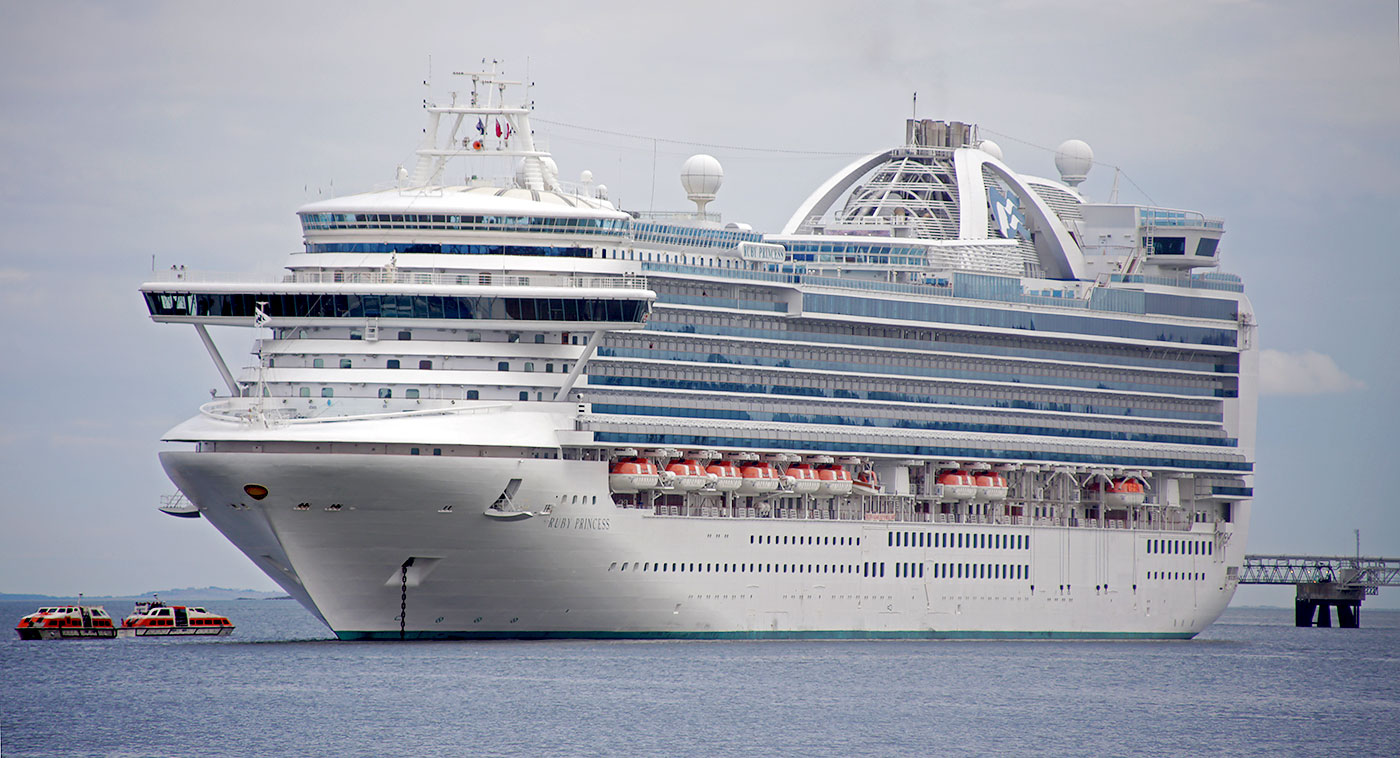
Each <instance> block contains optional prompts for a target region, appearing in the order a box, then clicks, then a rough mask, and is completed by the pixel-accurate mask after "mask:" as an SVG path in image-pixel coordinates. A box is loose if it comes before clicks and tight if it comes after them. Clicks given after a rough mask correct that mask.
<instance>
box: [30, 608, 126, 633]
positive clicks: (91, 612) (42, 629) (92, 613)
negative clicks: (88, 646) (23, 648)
mask: <svg viewBox="0 0 1400 758" xmlns="http://www.w3.org/2000/svg"><path fill="white" fill-rule="evenodd" d="M15 633H16V634H18V635H19V638H20V639H22V640H102V639H113V638H114V637H116V636H117V627H116V625H115V624H113V623H112V617H111V616H108V615H107V611H106V610H104V609H103V608H102V607H100V606H94V605H57V606H50V607H47V608H40V609H39V610H37V611H35V612H33V613H31V614H29V615H28V616H25V617H24V618H22V619H20V620H19V623H18V624H16V625H15Z"/></svg>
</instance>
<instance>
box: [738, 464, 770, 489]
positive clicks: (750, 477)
mask: <svg viewBox="0 0 1400 758" xmlns="http://www.w3.org/2000/svg"><path fill="white" fill-rule="evenodd" d="M739 475H740V476H742V477H743V478H744V481H743V483H742V484H740V485H739V491H740V492H742V493H744V494H746V495H758V494H764V493H768V492H773V491H775V490H777V489H778V472H776V471H774V470H773V467H772V466H770V465H768V464H767V463H764V462H763V461H748V462H746V463H744V465H743V467H742V468H740V469H739Z"/></svg>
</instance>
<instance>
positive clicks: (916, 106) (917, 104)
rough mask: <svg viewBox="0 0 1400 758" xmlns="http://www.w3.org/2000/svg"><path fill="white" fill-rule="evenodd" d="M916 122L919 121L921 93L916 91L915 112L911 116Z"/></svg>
mask: <svg viewBox="0 0 1400 758" xmlns="http://www.w3.org/2000/svg"><path fill="white" fill-rule="evenodd" d="M911 115H912V116H913V118H914V120H915V121H918V120H919V93H918V91H917V90H915V91H914V112H913V113H912V114H911Z"/></svg>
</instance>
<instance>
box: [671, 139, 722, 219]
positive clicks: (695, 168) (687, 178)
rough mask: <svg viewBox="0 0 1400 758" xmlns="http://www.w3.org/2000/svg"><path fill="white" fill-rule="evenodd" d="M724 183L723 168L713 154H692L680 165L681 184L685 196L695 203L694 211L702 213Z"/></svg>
mask: <svg viewBox="0 0 1400 758" xmlns="http://www.w3.org/2000/svg"><path fill="white" fill-rule="evenodd" d="M723 183H724V169H723V168H722V167H721V166H720V165H719V161H717V160H715V157H714V156H713V155H705V154H703V153H702V154H700V155H692V156H690V157H689V158H686V159H685V165H683V166H681V186H682V187H684V188H685V194H686V197H688V198H690V200H691V202H693V203H695V206H696V212H697V213H700V214H704V212H705V206H706V205H708V204H709V202H710V201H711V200H714V199H715V193H716V192H718V191H719V187H720V185H721V184H723Z"/></svg>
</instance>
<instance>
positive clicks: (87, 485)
mask: <svg viewBox="0 0 1400 758" xmlns="http://www.w3.org/2000/svg"><path fill="white" fill-rule="evenodd" d="M856 7H857V6H854V5H852V4H851V3H848V2H843V3H829V2H800V3H786V2H770V3H761V4H756V3H738V2H707V3H704V4H695V3H688V4H681V5H676V6H675V7H673V5H672V4H669V3H654V4H640V3H635V4H634V3H622V2H609V1H607V0H601V1H598V2H590V3H492V4H485V3H461V2H447V3H401V4H399V3H395V4H390V3H366V2H334V3H330V2H298V3H285V2H278V3H267V2H241V3H217V4H215V3H201V2H168V3H166V2H131V3H122V4H114V3H95V2H94V3H81V2H61V1H60V2H46V3H26V2H17V1H16V0H0V15H3V19H4V23H3V24H0V319H3V322H4V323H5V324H8V326H7V327H5V328H0V355H4V356H5V360H4V361H0V389H3V390H4V392H3V398H4V399H3V401H0V402H2V403H3V405H0V474H3V477H4V486H3V487H0V593H4V592H12V593H18V592H25V593H30V592H34V593H47V594H59V595H61V594H73V593H77V592H86V593H87V594H89V595H98V594H128V593H136V592H142V591H146V590H150V589H158V588H162V587H170V586H204V585H214V586H223V587H240V588H252V589H274V588H275V586H274V585H273V584H272V582H271V581H270V580H269V579H267V578H266V577H265V576H263V575H262V574H261V573H260V572H258V571H257V570H256V569H255V568H254V567H253V565H252V564H251V562H249V561H248V560H247V559H246V558H244V557H243V556H242V555H241V554H240V553H238V551H237V550H235V549H234V548H233V547H232V546H231V545H229V544H228V543H227V542H225V541H224V540H223V538H222V537H220V536H219V535H218V534H217V533H216V532H215V531H214V530H213V528H212V527H210V526H209V525H208V524H206V523H203V522H200V521H195V522H188V521H185V520H177V519H172V518H169V517H167V516H164V515H161V514H159V513H158V512H157V511H156V510H155V508H156V506H157V505H159V498H160V496H161V495H164V494H167V493H170V492H172V491H173V489H174V488H173V485H171V484H170V483H169V481H168V480H167V479H166V478H165V476H164V473H163V472H162V471H161V468H160V465H159V463H158V462H157V458H156V455H157V453H158V451H159V450H161V449H162V444H161V443H160V442H159V440H160V437H161V435H162V433H163V432H165V431H166V430H167V429H169V428H170V427H172V426H174V425H175V424H176V423H178V422H180V421H181V420H183V419H184V418H186V417H188V416H190V415H192V414H193V413H195V412H196V409H197V408H198V405H199V404H200V403H201V402H202V401H206V400H207V399H208V393H209V389H210V388H214V387H222V386H223V385H222V382H221V380H220V379H219V376H218V374H217V372H216V371H215V369H214V368H213V366H212V364H211V362H210V361H209V359H208V356H207V355H206V354H205V352H204V350H203V348H202V347H201V345H200V343H199V340H198V338H197V336H196V335H195V333H194V331H193V330H192V329H190V328H189V327H177V326H172V325H158V324H153V323H151V321H150V320H149V318H148V317H147V315H146V313H145V309H144V306H143V304H142V302H141V298H140V296H139V294H138V293H137V287H138V286H139V284H140V283H141V281H143V278H144V277H145V276H146V275H148V274H149V272H150V270H151V268H152V266H153V265H155V266H158V267H162V268H168V267H169V266H170V265H177V264H178V265H185V266H187V267H189V268H191V269H201V270H214V271H229V272H242V273H269V274H270V273H274V272H276V271H277V270H278V269H279V268H280V266H281V265H282V262H283V259H284V258H285V256H286V255H287V254H289V253H291V252H293V251H295V250H296V249H298V247H299V245H300V234H299V229H298V225H297V221H296V217H295V215H294V214H295V211H296V209H297V207H299V206H300V205H302V204H303V203H306V202H310V201H314V200H317V199H321V198H325V197H330V196H333V195H335V194H346V193H349V192H356V191H362V190H368V189H374V188H377V187H383V186H385V185H387V184H388V183H389V182H391V181H392V180H393V178H394V175H395V170H396V167H397V166H398V165H400V164H411V160H410V159H411V157H412V151H413V149H414V148H415V147H416V145H417V141H418V138H419V136H420V134H421V129H422V127H423V124H424V114H423V112H422V110H421V108H422V102H423V100H424V99H431V100H443V99H445V98H446V93H447V92H448V91H449V90H451V89H453V88H454V87H462V84H461V82H462V80H461V79H460V78H456V77H453V76H452V75H451V72H453V71H463V70H471V69H473V68H477V67H479V66H480V65H481V61H482V60H483V58H484V59H487V60H488V61H489V60H493V59H494V60H499V61H501V62H502V65H503V67H504V70H505V71H506V73H508V74H511V75H515V76H519V77H521V78H526V77H528V79H529V80H530V81H533V82H535V83H536V86H535V87H534V88H533V90H532V99H533V100H534V102H535V107H536V121H535V128H536V137H537V140H539V141H540V142H541V143H542V144H544V145H545V146H546V147H547V148H548V149H550V150H551V151H552V152H553V154H554V156H555V158H556V160H557V161H558V164H559V167H560V176H561V177H562V178H564V179H566V180H568V179H573V178H576V177H577V176H578V174H579V172H580V171H582V170H584V169H588V170H591V171H592V172H593V174H594V176H595V178H596V180H597V181H599V182H602V183H605V184H607V185H608V187H609V188H610V191H611V196H612V197H613V199H614V200H617V201H619V202H620V203H621V205H622V206H623V207H625V208H628V209H632V210H685V209H687V208H689V207H690V205H689V203H688V202H687V201H686V200H685V197H684V193H683V191H682V189H681V187H680V182H679V180H678V176H679V169H680V165H681V163H682V162H683V161H684V159H685V158H686V157H687V156H689V155H691V154H694V153H699V152H706V153H710V154H712V155H714V156H716V157H717V158H718V159H719V160H720V161H721V163H722V164H723V166H724V171H725V179H724V185H723V187H722V188H721V189H720V191H719V197H718V199H717V200H716V201H715V203H714V204H712V206H711V210H718V211H720V212H721V213H723V214H724V217H725V220H726V221H743V222H746V223H750V224H752V225H753V226H754V228H755V229H757V230H760V231H772V232H776V231H778V230H779V229H780V227H781V226H782V224H783V223H784V222H785V221H786V220H787V217H788V215H789V214H790V213H791V212H792V211H793V210H794V209H795V208H796V207H797V205H798V204H799V203H800V202H801V201H802V200H803V199H804V198H805V197H806V196H807V194H808V193H809V192H811V190H812V189H814V188H815V187H816V186H817V185H818V184H819V183H820V182H821V181H823V180H824V179H825V178H826V177H828V176H830V175H831V174H832V173H834V172H835V171H837V170H838V169H840V168H841V167H842V166H843V165H845V164H846V163H847V162H849V161H850V160H851V159H852V157H853V156H855V155H857V154H863V153H867V152H873V151H876V150H880V149H884V148H887V147H890V146H893V145H896V144H899V143H901V142H902V140H903V135H904V119H906V118H908V117H909V116H910V115H911V113H912V112H913V109H914V107H915V105H914V98H913V95H914V93H915V92H917V93H918V98H917V114H918V116H919V117H921V118H944V119H956V120H962V121H969V122H975V123H978V124H980V125H981V128H982V135H983V136H984V137H991V138H992V139H995V140H996V141H997V142H998V143H999V144H1000V145H1001V147H1002V150H1003V152H1004V153H1005V155H1006V158H1007V161H1008V163H1010V164H1011V165H1012V166H1013V167H1014V168H1016V169H1017V170H1018V171H1021V172H1022V173H1028V174H1034V175H1041V176H1049V177H1054V176H1056V174H1055V169H1054V165H1053V148H1054V147H1055V146H1056V145H1058V144H1059V143H1060V142H1062V141H1063V140H1065V139H1069V138H1077V139H1082V140H1084V141H1086V142H1088V143H1089V144H1090V146H1091V147H1092V148H1093V151H1094V155H1095V158H1096V161H1097V165H1096V166H1095V168H1094V169H1093V171H1091V173H1090V176H1089V179H1088V181H1087V182H1086V183H1085V185H1084V188H1083V189H1084V190H1085V191H1086V192H1087V193H1088V194H1089V195H1090V196H1091V197H1093V198H1095V199H1100V200H1102V199H1106V198H1107V196H1108V194H1109V192H1110V190H1111V186H1112V183H1113V177H1114V174H1115V167H1117V168H1118V169H1121V171H1122V174H1121V177H1122V178H1121V179H1120V188H1121V190H1120V198H1121V199H1122V200H1123V201H1125V202H1142V203H1150V204H1156V205H1161V206H1166V207H1173V208H1187V209H1193V210H1199V211H1202V212H1204V213H1206V214H1207V215H1210V216H1217V217H1223V218H1224V219H1225V224H1226V234H1225V239H1224V242H1223V243H1222V246H1221V257H1222V259H1223V265H1222V269H1223V270H1227V271H1231V272H1234V273H1237V274H1240V275H1241V276H1242V277H1243V278H1244V280H1245V283H1246V292H1247V294H1248V295H1249V297H1250V299H1251V300H1252V302H1253V303H1254V306H1255V309H1256V312H1257V314H1258V320H1259V323H1260V325H1261V326H1260V332H1259V334H1260V344H1261V346H1262V348H1263V352H1262V356H1261V365H1262V370H1263V383H1264V390H1265V394H1264V396H1263V397H1261V398H1260V402H1259V414H1260V421H1259V445H1258V450H1257V463H1256V473H1257V477H1256V482H1255V494H1256V501H1255V506H1254V518H1253V523H1252V525H1251V531H1250V534H1249V537H1248V540H1249V541H1248V546H1249V550H1250V552H1253V553H1308V554H1350V553H1352V552H1353V551H1354V550H1355V542H1354V539H1355V538H1354V533H1353V530H1355V529H1360V530H1361V550H1362V552H1363V553H1365V554H1368V555H1388V556H1400V508H1397V507H1396V505H1395V500H1396V498H1395V497H1394V495H1393V494H1388V493H1387V491H1386V490H1385V489H1384V488H1383V487H1381V486H1380V485H1381V484H1383V483H1384V482H1385V481H1389V480H1388V479H1386V474H1385V472H1386V471H1389V470H1390V467H1391V466H1393V465H1395V462H1396V460H1397V458H1400V444H1398V443H1397V435H1396V432H1395V429H1394V427H1395V425H1396V422H1397V421H1400V413H1398V412H1397V411H1400V403H1397V392H1396V388H1395V379H1394V377H1396V376H1397V375H1400V365H1397V363H1400V360H1397V354H1400V350H1397V346H1398V345H1400V340H1397V338H1396V336H1395V331H1396V328H1397V319H1396V316H1397V311H1400V306H1398V305H1397V303H1398V302H1400V298H1397V297H1396V295H1395V292H1394V290H1393V287H1392V285H1394V284H1396V283H1397V281H1400V277H1397V273H1400V272H1397V263H1396V260H1397V252H1400V251H1397V250H1396V243H1395V239H1396V236H1395V227H1396V218H1397V215H1400V213H1397V209H1400V183H1397V181H1396V177H1397V174H1400V43H1398V42H1397V39H1400V21H1398V20H1397V4H1396V3H1395V2H1371V1H1367V2H1358V1H1356V0H1341V1H1339V2H1334V3H1317V2H1295V1H1293V0H1271V1H1270V2H1251V1H1249V0H1211V1H1207V0H1179V1H1177V2H1162V3H1158V2H1142V3H1124V4H1110V3H1101V2H1087V1H1085V0H1079V1H1066V2H1034V1H1033V0H983V1H982V2H978V3H966V2H956V3H954V2H902V3H901V2H871V3H865V4H861V5H860V6H859V10H858V11H857V10H855V9H856ZM425 80H426V81H428V82H429V84H428V86H425V84H424V82H425ZM218 331H219V330H216V332H218ZM215 337H216V339H217V340H218V341H219V343H220V345H221V346H222V349H223V352H224V354H225V357H226V358H228V359H229V360H230V362H232V363H235V364H238V363H242V362H246V361H247V360H248V358H247V351H248V348H249V346H250V343H251V334H249V333H248V332H247V331H245V330H236V329H228V330H223V331H222V333H216V335H215ZM1291 594H1292V588H1289V587H1284V588H1242V589H1241V592H1240V593H1239V595H1238V596H1237V599H1236V602H1237V603H1274V604H1286V603H1288V602H1289V600H1290V599H1291ZM1367 607H1400V589H1392V590H1383V591H1382V593H1381V594H1380V595H1379V596H1378V597H1376V598H1373V599H1371V600H1369V601H1368V602H1367Z"/></svg>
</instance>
